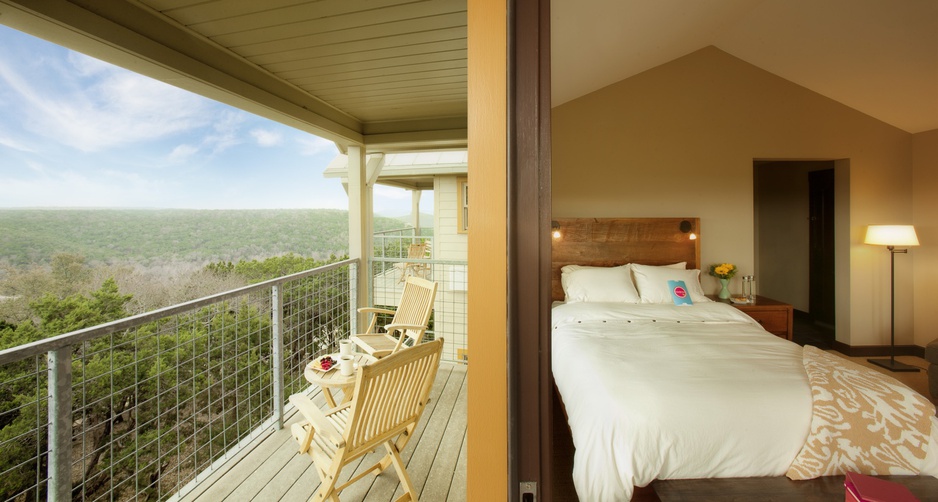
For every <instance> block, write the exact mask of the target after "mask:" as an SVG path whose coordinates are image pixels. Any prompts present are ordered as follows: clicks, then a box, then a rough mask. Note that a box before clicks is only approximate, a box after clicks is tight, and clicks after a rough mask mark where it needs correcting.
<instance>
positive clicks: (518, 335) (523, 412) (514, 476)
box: [508, 0, 553, 502]
mask: <svg viewBox="0 0 938 502" xmlns="http://www.w3.org/2000/svg"><path fill="white" fill-rule="evenodd" d="M508 7H509V23H508V24H509V29H510V33H509V34H508V40H509V47H508V50H509V62H508V77H509V83H508V86H509V89H508V96H509V104H508V109H509V124H508V137H509V145H508V148H509V150H508V152H509V153H508V156H509V158H508V302H509V305H508V365H509V366H508V400H509V403H508V404H509V405H508V416H509V424H508V426H509V429H508V434H509V442H510V444H509V447H508V463H509V466H510V472H509V476H508V482H509V490H508V493H509V500H522V489H524V490H525V491H526V492H527V493H531V492H532V491H533V492H534V494H535V496H534V497H529V496H524V497H523V499H524V500H525V501H528V500H532V501H533V500H537V501H539V502H544V501H549V500H551V499H552V494H551V487H550V480H551V479H552V476H551V458H552V455H551V430H552V425H553V412H552V410H553V408H552V401H551V389H552V388H553V382H552V380H551V372H550V329H549V326H550V283H551V281H550V253H551V239H550V219H551V205H550V204H551V192H550V148H551V147H550V0H509V2H508ZM529 483H534V485H533V488H532V485H531V484H529Z"/></svg>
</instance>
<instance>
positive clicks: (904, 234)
mask: <svg viewBox="0 0 938 502" xmlns="http://www.w3.org/2000/svg"><path fill="white" fill-rule="evenodd" d="M863 242H865V243H866V244H878V245H880V246H918V237H917V236H916V235H915V228H914V227H912V225H870V226H868V227H867V228H866V239H865V240H864V241H863Z"/></svg>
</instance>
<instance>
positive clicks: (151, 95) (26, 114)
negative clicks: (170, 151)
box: [0, 54, 210, 152]
mask: <svg viewBox="0 0 938 502" xmlns="http://www.w3.org/2000/svg"><path fill="white" fill-rule="evenodd" d="M69 61H70V62H71V63H72V68H71V70H72V71H71V72H69V71H67V70H69V68H67V67H66V68H63V67H61V66H60V65H56V64H48V65H44V66H42V67H41V68H22V67H17V68H16V70H20V69H26V70H35V71H36V73H35V74H24V73H20V72H19V71H16V70H14V69H13V68H11V67H10V66H9V65H8V64H7V61H5V60H2V59H0V82H4V83H6V85H7V88H8V89H7V90H8V91H9V92H11V93H12V94H13V96H15V99H16V101H17V102H18V103H19V104H20V106H19V107H18V109H17V112H18V113H20V114H21V118H20V123H21V124H22V125H23V127H25V128H27V129H29V130H30V131H32V132H33V133H35V134H38V135H41V136H44V137H46V138H51V139H54V140H55V141H56V142H58V143H61V144H65V145H68V146H70V147H72V148H75V149H78V150H81V151H85V152H94V151H101V150H104V149H107V148H110V147H115V146H122V145H128V144H133V143H136V142H141V141H151V140H154V139H159V138H163V137H166V136H168V135H171V134H176V133H180V132H184V131H188V130H191V129H194V128H198V127H204V126H205V125H207V123H208V122H209V120H210V119H209V114H208V113H206V110H205V103H206V100H204V99H202V98H200V97H198V96H195V95H193V94H191V93H189V92H186V91H183V90H181V89H178V88H176V87H173V86H170V85H168V84H165V83H162V82H159V81H156V80H153V79H150V78H147V77H144V76H141V75H137V74H135V73H132V72H129V71H125V70H122V69H119V68H117V67H114V66H111V65H109V64H107V63H102V62H100V61H96V60H94V59H92V58H89V57H87V56H82V55H80V54H73V55H71V56H70V57H69ZM74 70H78V73H79V75H78V77H79V80H78V81H76V77H75V75H74V74H73V73H72V72H74ZM46 79H54V80H55V82H54V84H55V85H53V82H46V83H45V84H44V85H43V84H41V83H40V84H36V82H43V80H46ZM86 80H87V82H86ZM56 86H58V87H56Z"/></svg>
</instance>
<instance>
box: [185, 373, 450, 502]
mask: <svg viewBox="0 0 938 502" xmlns="http://www.w3.org/2000/svg"><path fill="white" fill-rule="evenodd" d="M466 370H467V367H466V366H465V365H462V364H454V363H447V362H443V363H441V364H440V370H439V373H438V374H437V377H436V380H435V381H434V384H433V390H432V391H431V394H430V396H431V397H430V403H429V404H428V405H427V408H426V410H424V414H423V417H421V419H420V422H419V424H418V425H417V428H416V429H415V433H414V437H413V439H411V441H410V442H409V443H408V444H407V446H406V447H405V448H404V451H403V452H402V455H401V456H402V457H403V459H404V462H406V464H407V472H408V473H409V474H410V476H411V479H412V481H413V483H414V485H415V486H416V487H417V490H418V492H419V493H420V498H421V499H424V500H434V501H436V500H439V501H443V500H448V501H465V500H466ZM314 402H315V403H317V404H318V405H320V406H324V404H325V401H324V398H323V396H322V395H321V393H320V392H318V391H317V394H316V395H315V398H314ZM297 420H299V416H298V414H296V413H293V414H292V415H291V416H289V417H288V418H286V419H285V422H284V423H285V426H284V428H283V429H281V430H277V431H274V430H272V431H270V432H269V433H268V434H266V435H264V436H261V437H259V438H257V439H256V440H255V441H254V442H253V443H252V444H251V445H250V446H248V447H246V448H244V450H242V451H241V452H240V453H239V454H238V455H237V456H236V457H234V458H232V459H231V460H229V461H228V462H227V463H225V464H224V465H222V466H221V467H219V468H218V469H217V471H216V472H215V473H213V474H211V475H210V476H208V477H206V479H205V480H203V481H201V482H200V483H199V484H198V486H196V487H195V488H194V489H193V490H192V491H191V492H189V493H187V494H186V495H185V496H184V497H183V498H182V500H184V501H192V502H195V501H199V502H202V501H216V500H238V501H241V500H244V501H247V500H258V501H261V500H264V501H266V500H283V501H294V500H295V501H306V500H309V498H310V497H311V496H312V495H313V493H314V492H315V490H316V488H317V487H318V486H319V476H318V475H317V474H316V469H315V468H314V467H313V465H312V462H311V461H310V459H309V457H308V456H306V455H299V454H297V449H296V441H295V440H294V439H293V437H292V436H291V435H290V425H291V424H293V423H295V422H296V421H297ZM381 454H382V452H381V451H378V452H375V453H371V454H368V455H365V456H364V457H363V458H362V459H361V460H360V462H359V463H358V464H355V468H354V469H353V468H352V467H353V466H352V465H350V466H347V467H346V468H345V470H343V471H342V477H341V478H340V480H339V483H340V484H341V483H342V482H344V481H345V480H347V479H349V478H350V477H351V476H352V475H354V474H356V473H358V472H359V469H363V468H365V467H368V466H370V465H373V464H374V463H375V462H377V461H378V460H379V459H380V456H381ZM402 494H403V492H402V491H401V489H400V482H399V481H398V478H397V474H396V473H395V472H394V470H393V468H390V469H388V470H387V471H385V472H384V473H382V474H381V475H380V476H378V477H376V478H372V477H367V476H366V477H365V478H363V479H361V480H359V481H358V482H357V483H355V484H353V485H351V486H349V487H348V488H346V489H345V490H344V491H343V492H342V493H341V494H340V495H341V498H342V500H343V501H346V502H352V501H359V500H364V501H376V500H382V501H384V500H394V499H396V498H397V497H399V496H400V495H402Z"/></svg>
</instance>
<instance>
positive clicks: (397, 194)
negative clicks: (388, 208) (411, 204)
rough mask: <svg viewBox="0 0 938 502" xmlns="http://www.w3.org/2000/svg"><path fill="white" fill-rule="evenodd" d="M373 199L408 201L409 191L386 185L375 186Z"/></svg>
mask: <svg viewBox="0 0 938 502" xmlns="http://www.w3.org/2000/svg"><path fill="white" fill-rule="evenodd" d="M374 195H375V199H378V198H382V199H392V200H402V199H407V200H410V198H411V194H410V190H404V189H403V188H397V187H389V186H386V185H377V184H376V185H375V192H374Z"/></svg>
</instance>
